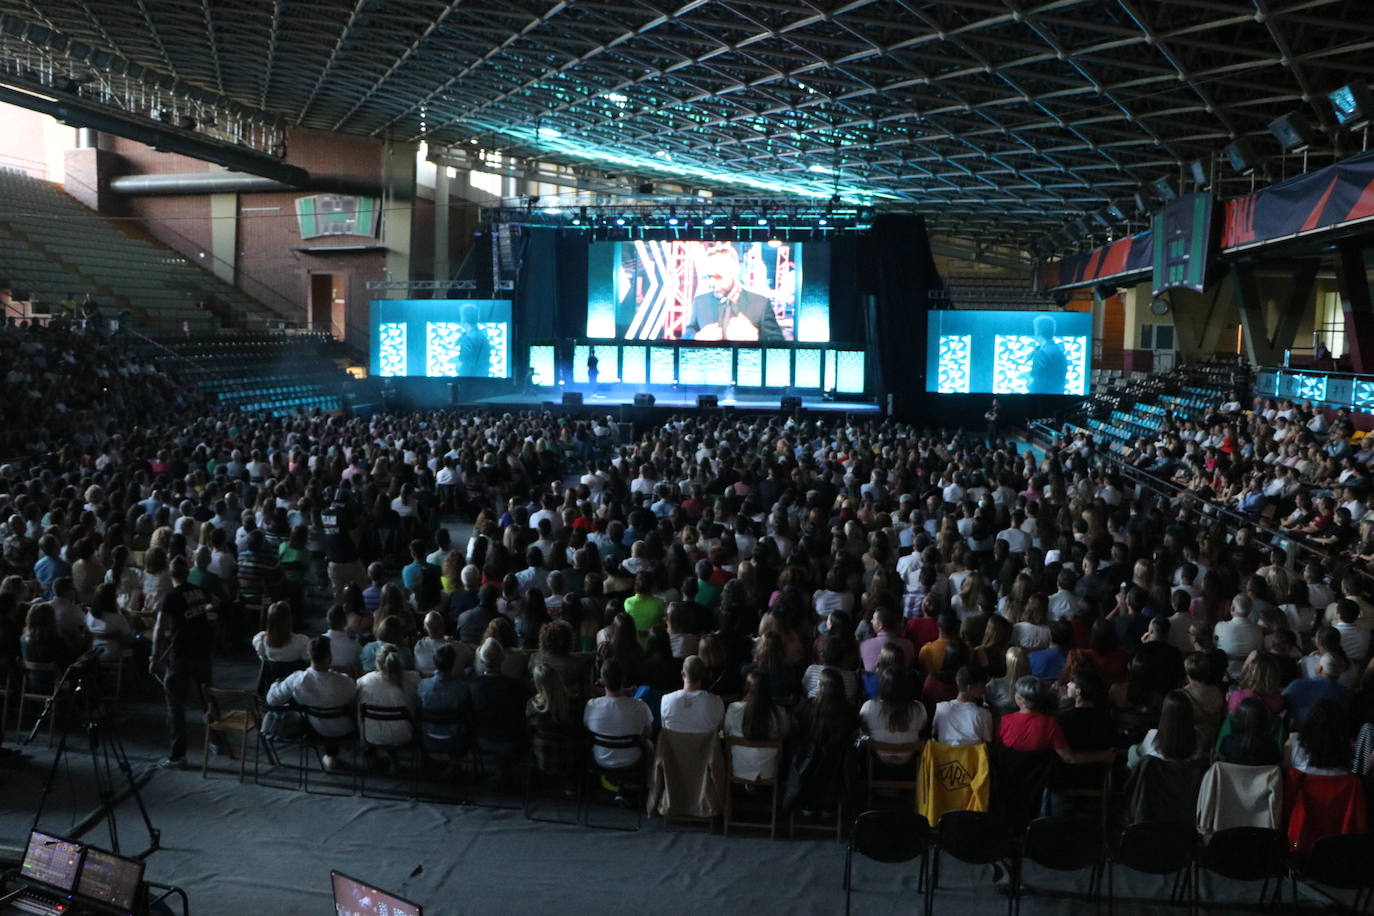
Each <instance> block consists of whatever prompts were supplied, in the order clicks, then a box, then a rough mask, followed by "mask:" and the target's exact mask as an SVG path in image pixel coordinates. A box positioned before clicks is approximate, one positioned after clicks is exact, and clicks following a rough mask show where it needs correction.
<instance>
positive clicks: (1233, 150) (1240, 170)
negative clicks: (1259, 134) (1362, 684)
mask: <svg viewBox="0 0 1374 916" xmlns="http://www.w3.org/2000/svg"><path fill="white" fill-rule="evenodd" d="M1221 153H1222V155H1223V156H1225V157H1226V163H1227V164H1228V165H1230V166H1231V170H1232V171H1233V172H1235V173H1236V174H1237V175H1249V174H1250V173H1251V172H1253V171H1254V170H1255V167H1256V166H1258V165H1259V160H1257V159H1256V158H1255V154H1254V152H1253V151H1252V150H1251V149H1250V143H1249V141H1247V140H1244V139H1240V140H1236V141H1235V142H1234V143H1231V144H1229V145H1227V147H1226V148H1225V149H1224V150H1222V151H1221Z"/></svg>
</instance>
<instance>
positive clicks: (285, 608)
mask: <svg viewBox="0 0 1374 916" xmlns="http://www.w3.org/2000/svg"><path fill="white" fill-rule="evenodd" d="M291 620H292V618H291V605H290V604H288V603H287V602H285V601H274V602H273V603H272V606H271V607H269V608H268V609H267V629H265V630H263V631H262V632H260V633H258V634H257V635H256V636H254V637H253V651H254V652H256V653H257V654H258V658H260V659H262V660H263V661H265V662H294V661H309V659H310V637H308V636H306V635H305V634H304V633H293V632H291Z"/></svg>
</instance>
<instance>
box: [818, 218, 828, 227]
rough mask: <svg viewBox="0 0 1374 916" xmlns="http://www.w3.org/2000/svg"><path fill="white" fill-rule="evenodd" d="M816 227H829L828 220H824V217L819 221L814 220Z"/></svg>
mask: <svg viewBox="0 0 1374 916" xmlns="http://www.w3.org/2000/svg"><path fill="white" fill-rule="evenodd" d="M816 225H818V226H829V225H830V220H828V219H826V218H825V217H824V216H822V217H821V218H820V219H818V220H816Z"/></svg>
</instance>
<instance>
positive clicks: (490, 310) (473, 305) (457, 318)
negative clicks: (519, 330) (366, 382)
mask: <svg viewBox="0 0 1374 916" xmlns="http://www.w3.org/2000/svg"><path fill="white" fill-rule="evenodd" d="M371 328H372V354H371V356H372V359H371V372H372V374H373V375H379V376H383V377H393V376H424V377H428V378H509V377H510V374H511V365H510V364H511V354H510V347H511V305H510V301H509V300H506V299H374V300H373V301H372V314H371Z"/></svg>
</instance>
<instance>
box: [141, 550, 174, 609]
mask: <svg viewBox="0 0 1374 916" xmlns="http://www.w3.org/2000/svg"><path fill="white" fill-rule="evenodd" d="M159 530H161V531H167V532H168V533H169V535H170V533H171V529H170V528H163V529H159ZM139 584H140V586H141V588H140V589H139V591H140V592H141V593H142V597H143V600H142V601H141V602H140V603H139V608H138V611H139V612H140V613H141V614H143V615H145V616H151V615H153V614H156V613H157V612H158V609H159V608H161V607H162V601H163V599H165V598H166V597H167V595H168V594H170V593H171V591H172V574H171V572H170V564H169V563H168V561H167V549H166V548H165V547H161V546H158V547H150V548H149V549H148V554H147V556H145V557H144V559H143V579H142V581H141V582H140V583H139Z"/></svg>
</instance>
